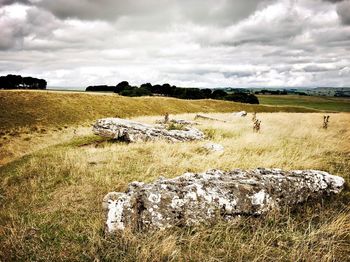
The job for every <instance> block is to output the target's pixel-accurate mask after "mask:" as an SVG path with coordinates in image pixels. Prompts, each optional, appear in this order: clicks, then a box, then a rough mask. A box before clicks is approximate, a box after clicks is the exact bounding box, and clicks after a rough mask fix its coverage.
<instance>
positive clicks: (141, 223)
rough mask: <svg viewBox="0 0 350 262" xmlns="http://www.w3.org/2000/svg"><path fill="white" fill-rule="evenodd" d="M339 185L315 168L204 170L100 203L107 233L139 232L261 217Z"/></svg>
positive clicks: (110, 195) (131, 189)
mask: <svg viewBox="0 0 350 262" xmlns="http://www.w3.org/2000/svg"><path fill="white" fill-rule="evenodd" d="M343 185H344V179H343V178H341V177H339V176H333V175H330V174H329V173H327V172H323V171H317V170H295V171H282V170H281V169H265V168H258V169H254V170H247V171H244V170H241V169H234V170H232V171H228V172H224V171H220V170H209V171H207V172H204V173H185V174H183V175H182V176H179V177H175V178H172V179H165V178H162V177H161V178H159V179H158V180H156V181H155V182H153V183H149V184H145V183H141V182H132V183H130V184H129V187H128V189H127V191H126V192H125V193H120V192H111V193H108V194H107V195H106V196H105V198H104V200H103V203H104V204H103V205H104V207H105V209H106V211H107V221H106V227H107V231H108V232H115V231H118V230H124V229H125V228H126V227H129V228H131V229H132V230H141V231H142V230H147V229H165V228H168V227H172V226H193V225H198V224H201V223H205V224H212V223H215V222H216V221H218V220H219V219H224V220H229V219H232V218H234V217H236V216H238V215H261V214H265V213H267V212H269V211H270V210H272V209H279V208H281V207H283V206H293V205H296V204H298V203H301V202H304V201H306V200H308V199H309V198H321V197H323V196H326V195H330V194H334V193H339V192H340V191H341V190H342V188H343Z"/></svg>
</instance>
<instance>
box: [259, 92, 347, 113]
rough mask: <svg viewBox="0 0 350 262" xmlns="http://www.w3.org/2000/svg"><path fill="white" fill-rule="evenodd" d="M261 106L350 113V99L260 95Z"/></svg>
mask: <svg viewBox="0 0 350 262" xmlns="http://www.w3.org/2000/svg"><path fill="white" fill-rule="evenodd" d="M258 98H259V101H260V104H262V105H272V106H300V107H304V108H310V109H317V110H325V111H335V112H350V99H349V98H338V97H327V96H296V95H258Z"/></svg>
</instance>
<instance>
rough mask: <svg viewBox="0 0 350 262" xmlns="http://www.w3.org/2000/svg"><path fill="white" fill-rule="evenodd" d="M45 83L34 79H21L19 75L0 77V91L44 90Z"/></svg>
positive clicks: (42, 80)
mask: <svg viewBox="0 0 350 262" xmlns="http://www.w3.org/2000/svg"><path fill="white" fill-rule="evenodd" d="M46 85H47V83H46V81H45V80H44V79H38V78H34V77H22V76H20V75H7V76H1V77H0V88H1V89H20V88H23V89H46Z"/></svg>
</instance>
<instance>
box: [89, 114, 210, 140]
mask: <svg viewBox="0 0 350 262" xmlns="http://www.w3.org/2000/svg"><path fill="white" fill-rule="evenodd" d="M93 132H94V133H95V134H96V135H100V136H103V137H107V138H112V139H118V140H123V141H127V142H137V141H154V140H159V139H163V140H167V141H171V142H186V141H193V140H202V139H204V134H203V132H202V131H200V130H198V129H196V128H193V127H184V129H183V130H167V129H166V128H165V127H164V126H161V125H148V124H143V123H139V122H135V121H130V120H126V119H122V118H104V119H99V120H97V121H96V123H95V124H94V126H93Z"/></svg>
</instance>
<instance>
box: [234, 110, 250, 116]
mask: <svg viewBox="0 0 350 262" xmlns="http://www.w3.org/2000/svg"><path fill="white" fill-rule="evenodd" d="M234 114H235V116H240V117H245V116H247V112H246V111H240V112H236V113H234Z"/></svg>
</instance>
